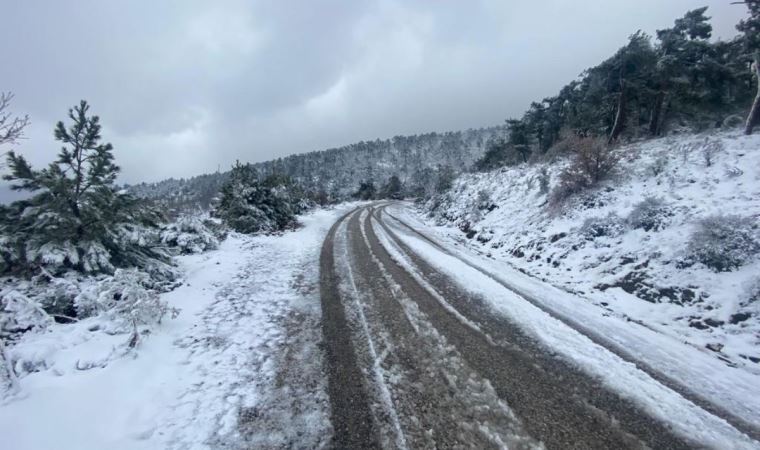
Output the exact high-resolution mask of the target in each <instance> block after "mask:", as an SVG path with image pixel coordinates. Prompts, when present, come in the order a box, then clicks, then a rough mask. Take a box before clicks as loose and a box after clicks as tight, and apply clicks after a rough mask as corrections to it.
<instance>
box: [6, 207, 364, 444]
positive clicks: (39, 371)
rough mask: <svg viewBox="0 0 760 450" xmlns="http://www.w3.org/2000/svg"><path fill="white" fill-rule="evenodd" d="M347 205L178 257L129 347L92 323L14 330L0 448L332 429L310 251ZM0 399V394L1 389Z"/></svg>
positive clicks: (294, 436) (189, 440) (266, 440)
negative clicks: (147, 323) (169, 286)
mask: <svg viewBox="0 0 760 450" xmlns="http://www.w3.org/2000/svg"><path fill="white" fill-rule="evenodd" d="M350 207H351V205H342V206H341V207H339V208H337V209H333V210H317V211H315V212H312V213H310V214H307V215H305V216H302V217H300V218H299V220H300V221H301V222H302V224H303V227H301V228H300V229H299V230H297V231H295V232H289V233H285V234H283V235H280V236H255V237H250V236H243V235H237V234H233V235H231V236H230V237H229V238H228V239H227V240H226V241H224V242H223V243H222V245H221V246H220V248H219V249H218V250H214V251H211V252H207V253H203V254H196V255H187V256H181V257H179V262H180V265H181V266H182V268H183V269H184V270H185V273H186V279H185V281H184V283H183V284H182V286H180V287H179V288H177V289H175V290H174V291H171V292H169V293H166V294H163V295H162V296H161V297H162V300H165V301H166V302H167V303H168V304H169V306H171V307H176V308H180V309H181V312H180V314H179V316H178V317H177V318H175V319H173V320H170V319H168V318H166V319H165V320H164V321H163V323H162V324H161V325H160V326H158V327H156V328H155V329H153V330H152V332H151V334H150V335H147V336H142V338H141V339H140V343H139V345H138V346H137V348H136V349H129V348H128V346H127V345H126V341H127V340H128V339H129V334H128V333H127V334H110V333H108V332H107V330H108V327H106V326H104V325H107V324H104V323H103V320H105V319H104V318H103V317H100V318H98V317H93V318H88V319H84V320H82V321H80V322H78V323H75V324H68V325H60V324H52V325H50V326H49V327H47V328H46V329H44V330H41V331H36V332H35V331H31V332H28V333H26V334H25V335H24V336H23V337H22V338H21V340H20V341H19V342H18V343H16V344H15V345H14V346H12V347H10V348H8V353H9V354H10V356H11V359H12V360H13V361H14V364H17V365H19V367H21V366H24V367H26V368H28V369H29V370H28V371H19V372H23V373H24V375H23V377H21V378H20V379H19V385H20V391H19V392H16V393H12V392H5V393H4V395H0V436H2V444H0V447H2V448H3V449H6V448H7V449H14V450H24V449H38V450H39V449H51V450H52V449H77V450H81V449H105V448H108V449H155V448H182V449H187V448H193V449H202V448H222V447H224V448H272V447H276V448H316V447H319V446H320V445H324V443H325V442H327V441H328V440H329V438H330V435H331V429H330V426H331V425H330V421H329V418H328V413H329V406H328V400H327V394H326V390H325V386H324V383H325V382H324V379H323V376H322V367H321V364H322V362H321V358H320V357H317V356H316V354H317V352H318V349H317V345H319V341H320V339H321V331H320V328H319V320H320V317H321V312H320V304H319V296H318V295H319V294H318V289H317V288H316V287H317V284H318V278H319V274H318V267H319V265H318V260H319V249H320V247H321V244H322V240H323V239H324V236H325V235H326V233H327V230H328V228H329V227H330V226H331V225H332V223H333V222H334V221H335V220H336V218H337V217H338V216H339V215H341V214H343V213H344V212H345V211H347V210H348V209H349V208H350ZM0 394H3V393H2V392H0Z"/></svg>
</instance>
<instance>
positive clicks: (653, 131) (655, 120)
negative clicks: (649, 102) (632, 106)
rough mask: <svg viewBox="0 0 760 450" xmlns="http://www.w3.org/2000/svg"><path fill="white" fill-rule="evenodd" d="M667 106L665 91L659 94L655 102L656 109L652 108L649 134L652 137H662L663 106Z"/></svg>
mask: <svg viewBox="0 0 760 450" xmlns="http://www.w3.org/2000/svg"><path fill="white" fill-rule="evenodd" d="M664 104H665V91H660V92H658V93H657V97H656V98H655V100H654V108H652V116H651V118H650V119H649V134H650V135H652V136H659V135H660V131H661V130H660V128H661V126H660V124H661V120H662V106H663V105H664Z"/></svg>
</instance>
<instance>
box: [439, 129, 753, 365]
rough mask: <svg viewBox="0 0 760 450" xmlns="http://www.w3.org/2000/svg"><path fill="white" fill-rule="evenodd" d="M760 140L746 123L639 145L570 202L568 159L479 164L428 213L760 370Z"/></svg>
mask: <svg viewBox="0 0 760 450" xmlns="http://www.w3.org/2000/svg"><path fill="white" fill-rule="evenodd" d="M758 148H760V138H759V137H758V136H757V135H753V136H744V135H741V134H740V133H739V132H738V131H728V132H718V133H715V132H712V133H705V134H694V135H688V134H687V135H680V136H669V137H665V138H660V139H654V140H650V141H645V142H640V143H634V144H630V145H628V146H625V147H622V148H621V149H620V153H621V155H622V156H623V161H621V163H620V170H619V171H618V174H617V175H616V176H615V177H614V178H612V179H610V180H607V181H605V182H603V183H602V185H601V186H599V188H597V189H593V190H591V191H589V192H586V193H584V194H580V195H578V196H577V198H573V199H570V200H569V201H568V203H567V204H566V205H565V207H564V209H562V210H561V211H556V210H552V209H551V208H550V207H548V206H547V201H548V200H547V198H548V195H549V194H550V193H551V192H552V189H555V188H556V187H557V185H558V183H559V181H558V180H559V179H560V173H561V171H562V169H563V167H564V164H565V161H564V160H559V161H557V162H555V163H553V164H550V163H543V164H541V163H537V164H532V165H531V164H527V165H520V166H516V167H505V168H502V169H499V170H496V171H493V172H489V173H473V174H468V175H465V176H462V177H460V178H459V179H458V180H457V181H456V183H455V186H454V187H453V188H452V190H451V191H450V192H449V193H447V194H446V195H444V196H442V197H441V198H439V199H435V200H434V201H431V202H429V203H428V204H427V205H426V209H427V210H426V211H425V212H426V213H427V214H431V215H432V216H433V219H434V221H435V224H436V225H443V226H444V227H441V228H439V231H441V232H442V233H443V234H446V235H448V236H449V237H450V238H451V239H452V240H454V241H457V242H459V243H460V244H461V245H463V246H466V247H468V248H469V249H470V250H472V251H473V252H476V253H479V254H482V255H484V256H488V257H493V258H494V259H496V260H498V261H501V262H505V263H507V264H508V265H509V266H511V267H513V268H515V269H517V270H519V271H520V272H523V273H527V274H530V275H531V276H532V277H535V278H537V279H539V280H541V281H544V282H547V283H551V284H553V285H555V286H557V287H559V288H560V289H562V290H564V291H568V292H573V293H576V294H578V295H579V296H581V297H584V298H586V299H588V301H589V302H590V303H592V304H593V305H594V307H595V308H594V309H596V310H598V311H601V312H602V313H603V314H605V315H610V316H617V317H619V318H621V319H622V320H625V321H628V320H630V321H635V322H638V323H639V324H641V325H642V326H645V327H648V328H651V329H653V330H655V331H657V332H658V333H662V334H667V335H669V336H671V337H673V338H674V339H676V340H680V341H686V342H689V344H691V345H693V346H695V347H698V348H701V349H703V350H705V351H706V352H708V354H710V355H712V357H713V358H715V359H719V360H721V361H723V363H724V364H726V365H729V366H731V367H734V368H736V369H737V370H741V371H748V372H752V373H754V374H756V375H760V353H759V350H758V349H760V346H759V344H760V339H759V337H760V312H759V311H760V310H758V305H760V302H758V298H760V278H759V277H758V273H760V253H758V249H760V228H759V227H758V225H759V224H760V220H759V219H760V172H758V168H759V167H760V152H759V151H758ZM752 235H754V239H753V238H752ZM753 241H754V242H753Z"/></svg>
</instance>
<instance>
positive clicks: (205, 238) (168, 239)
mask: <svg viewBox="0 0 760 450" xmlns="http://www.w3.org/2000/svg"><path fill="white" fill-rule="evenodd" d="M210 226H213V225H212V224H211V223H210V221H208V220H207V221H203V220H201V219H200V218H199V217H196V216H182V217H180V218H179V219H177V220H176V221H175V222H173V223H171V224H169V225H168V226H166V227H165V228H164V229H163V230H161V242H162V243H163V244H164V245H167V246H169V247H172V248H174V249H176V250H177V252H178V253H180V254H183V255H186V254H191V253H202V252H205V251H207V250H215V249H216V248H218V247H219V240H218V239H217V237H216V236H215V235H214V232H213V231H212V229H210Z"/></svg>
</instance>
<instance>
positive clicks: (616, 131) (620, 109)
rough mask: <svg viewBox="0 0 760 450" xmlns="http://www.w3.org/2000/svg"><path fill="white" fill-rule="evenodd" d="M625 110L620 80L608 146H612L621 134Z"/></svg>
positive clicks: (623, 83)
mask: <svg viewBox="0 0 760 450" xmlns="http://www.w3.org/2000/svg"><path fill="white" fill-rule="evenodd" d="M625 108H626V93H625V80H622V79H621V80H620V97H618V105H617V113H616V114H615V124H614V125H613V126H612V131H611V132H610V138H609V140H608V141H607V143H608V144H612V143H613V142H615V141H616V140H617V138H618V137H619V136H620V133H622V132H623V126H624V125H625Z"/></svg>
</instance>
